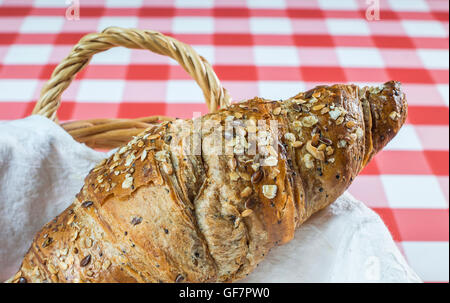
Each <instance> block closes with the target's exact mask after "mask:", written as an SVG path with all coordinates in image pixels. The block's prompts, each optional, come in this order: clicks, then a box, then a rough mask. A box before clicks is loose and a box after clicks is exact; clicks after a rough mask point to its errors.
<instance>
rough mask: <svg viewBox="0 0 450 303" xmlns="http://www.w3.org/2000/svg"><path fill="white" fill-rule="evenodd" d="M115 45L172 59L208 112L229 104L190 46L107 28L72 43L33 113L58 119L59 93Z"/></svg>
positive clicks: (146, 32) (149, 33)
mask: <svg viewBox="0 0 450 303" xmlns="http://www.w3.org/2000/svg"><path fill="white" fill-rule="evenodd" d="M116 46H124V47H127V48H135V49H148V50H150V51H152V52H154V53H157V54H161V55H165V56H169V57H171V58H173V59H175V60H176V61H177V62H178V63H179V64H180V65H181V66H182V67H183V68H184V69H185V70H186V71H187V72H188V73H189V75H191V77H192V78H193V79H194V80H195V81H196V82H197V84H198V85H199V86H200V88H201V89H202V91H203V95H204V96H205V100H206V104H207V105H208V109H209V111H210V112H214V111H216V110H217V109H218V108H219V107H226V106H228V105H229V104H230V97H229V95H228V93H227V92H226V90H225V89H224V88H223V87H222V86H221V84H220V81H219V79H218V78H217V76H216V74H215V73H214V71H213V69H212V67H211V65H210V64H209V63H208V62H207V61H206V60H205V59H204V58H203V57H201V56H199V55H198V54H197V52H196V51H195V50H194V49H193V48H192V47H190V46H189V45H187V44H184V43H182V42H180V41H178V40H176V39H174V38H171V37H168V36H165V35H163V34H161V33H159V32H156V31H150V30H138V29H125V28H119V27H109V28H106V29H105V30H104V31H103V32H101V33H93V34H88V35H86V36H84V37H83V38H82V39H81V40H80V41H79V42H78V44H77V45H75V47H74V48H73V49H72V51H71V53H70V54H69V55H68V56H67V57H66V58H65V59H64V60H63V61H62V62H61V63H60V64H59V65H58V66H57V67H56V68H55V70H54V71H53V73H52V75H51V78H50V80H49V81H48V82H47V83H46V84H45V85H44V87H43V88H42V91H41V95H40V97H39V100H38V101H37V103H36V106H35V108H34V110H33V114H38V115H42V116H45V117H47V118H49V119H51V120H53V121H57V116H56V111H57V110H58V107H59V105H60V102H61V101H60V100H61V94H62V93H63V92H64V90H65V89H66V88H67V87H68V86H69V85H70V83H71V82H72V80H73V79H74V77H75V75H76V74H77V73H78V72H79V71H81V70H82V69H83V68H84V67H85V66H86V65H87V64H88V63H89V61H90V60H91V58H92V56H93V55H95V54H96V53H99V52H103V51H105V50H108V49H110V48H113V47H116ZM76 139H77V138H76ZM79 141H80V140H79ZM85 142H86V141H85ZM92 145H95V144H92ZM111 146H113V145H111Z"/></svg>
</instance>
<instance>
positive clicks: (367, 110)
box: [10, 81, 407, 282]
mask: <svg viewBox="0 0 450 303" xmlns="http://www.w3.org/2000/svg"><path fill="white" fill-rule="evenodd" d="M406 115H407V104H406V99H405V95H404V94H403V93H402V92H401V89H400V85H399V83H398V82H393V81H392V82H387V83H385V84H384V85H382V86H380V87H364V88H359V87H357V86H354V85H333V86H319V87H316V88H314V89H312V90H310V91H308V92H305V93H300V94H298V95H296V96H294V97H292V98H290V99H288V100H285V101H270V100H265V99H261V98H254V99H252V100H249V101H246V102H241V103H237V104H233V105H231V106H230V107H228V108H225V109H222V110H220V111H218V112H217V113H214V114H208V115H205V116H202V117H200V118H197V119H195V120H176V121H174V122H165V123H162V124H160V125H159V126H158V127H154V128H151V129H148V130H146V131H145V132H144V133H143V134H141V135H140V136H137V137H135V138H134V139H133V140H132V141H131V142H129V143H128V144H127V145H126V146H124V147H122V148H120V149H119V150H118V151H117V152H116V153H115V154H114V155H112V156H111V157H109V158H108V159H105V160H104V161H102V162H101V163H100V164H98V165H97V166H96V167H95V168H94V169H93V170H92V171H91V172H90V173H89V175H88V176H87V177H86V180H85V185H84V186H83V188H82V189H81V191H80V192H79V194H78V195H77V196H76V199H75V201H74V202H73V204H72V205H71V206H70V207H69V208H67V209H66V210H65V211H64V212H63V213H61V214H60V215H59V216H57V217H56V218H55V219H54V220H53V221H51V222H49V223H48V224H47V225H46V226H44V228H43V229H42V230H41V231H40V232H39V233H38V234H37V235H36V237H35V239H34V241H33V243H32V245H31V247H30V249H29V251H28V252H27V254H26V255H25V258H24V260H23V263H22V265H21V268H20V270H19V271H18V272H17V274H16V275H15V276H14V277H13V278H11V279H10V282H228V281H235V280H239V279H241V278H243V277H245V276H246V275H248V274H249V273H250V272H251V271H252V270H253V269H254V268H255V267H256V265H257V264H258V263H259V262H261V261H262V260H263V258H264V256H265V255H266V254H267V253H269V251H270V249H271V248H272V247H274V246H276V245H281V244H284V243H287V242H289V241H290V240H291V239H292V238H293V237H294V232H295V229H296V228H298V227H299V226H300V225H301V224H302V223H303V222H305V220H307V219H308V218H309V217H310V216H311V215H312V214H314V213H315V212H317V211H318V210H320V209H322V208H324V207H326V206H327V205H329V204H330V203H332V202H333V201H335V200H336V199H337V198H338V197H339V196H340V195H341V194H342V193H343V192H344V191H345V189H346V188H347V187H348V186H349V185H350V183H351V182H352V180H353V179H354V178H355V177H356V175H357V174H358V173H359V172H360V171H361V169H362V168H363V167H364V166H365V165H366V164H367V163H368V161H369V160H370V159H371V158H372V157H373V155H375V154H376V153H377V152H378V151H379V150H380V149H381V148H382V147H383V146H384V145H385V144H386V143H387V142H389V140H391V139H392V138H393V137H394V136H395V134H396V133H397V132H398V130H399V129H400V127H401V126H402V124H403V123H404V121H405V119H406ZM264 123H265V124H266V126H267V127H264ZM200 125H201V128H200ZM230 125H231V127H232V128H231V129H230ZM270 126H273V127H270ZM255 137H257V139H258V140H257V143H258V144H257V151H256V150H255V149H256V144H255V143H254V142H255V141H254V138H255ZM218 139H223V140H219V141H218ZM319 262H320V261H319Z"/></svg>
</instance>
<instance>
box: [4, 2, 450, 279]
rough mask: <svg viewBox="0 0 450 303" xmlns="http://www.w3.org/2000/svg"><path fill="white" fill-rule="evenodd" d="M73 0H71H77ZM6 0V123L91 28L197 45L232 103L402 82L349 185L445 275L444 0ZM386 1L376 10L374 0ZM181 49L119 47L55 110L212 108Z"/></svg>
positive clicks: (141, 112) (427, 270) (417, 255)
mask: <svg viewBox="0 0 450 303" xmlns="http://www.w3.org/2000/svg"><path fill="white" fill-rule="evenodd" d="M76 2H77V1H73V3H76ZM78 2H79V4H80V20H78V21H74V20H68V19H66V17H65V13H66V9H67V7H68V6H69V5H70V4H68V1H65V0H35V1H32V0H29V1H26V0H0V120H9V119H19V118H23V117H26V116H27V115H29V114H30V112H31V110H32V108H33V105H34V102H35V101H36V100H37V97H38V94H39V90H40V88H41V87H42V85H43V83H44V82H45V81H46V80H47V79H48V78H49V76H50V74H51V72H52V70H53V69H54V67H55V66H56V64H57V63H59V62H60V61H61V60H62V59H63V58H64V57H65V56H66V55H67V54H68V53H69V51H70V49H71V48H72V46H73V45H74V44H75V43H76V42H77V41H78V40H79V39H80V38H81V37H82V36H83V35H84V34H86V33H89V32H96V31H101V30H102V29H104V28H105V27H107V26H122V27H136V28H141V29H153V30H158V31H161V32H163V33H165V34H168V35H172V36H174V37H176V38H177V39H179V40H181V41H183V42H186V43H188V44H191V45H192V46H194V48H195V49H196V50H197V51H198V52H199V53H200V54H201V55H203V56H204V57H205V58H207V59H208V60H209V62H211V63H212V64H213V65H214V69H215V71H216V72H217V75H218V77H219V78H220V79H221V80H222V83H223V85H224V87H226V88H227V89H228V90H229V92H230V94H231V95H232V96H233V97H234V99H235V100H241V99H247V98H251V97H253V96H262V97H266V98H273V99H281V98H285V97H290V96H292V95H294V94H296V93H297V92H299V91H302V90H305V89H308V88H311V87H313V86H315V85H317V84H324V83H325V84H327V83H338V82H344V83H347V82H348V83H350V82H352V83H357V84H379V83H382V82H385V81H387V80H390V79H395V80H399V81H401V82H402V83H403V87H404V90H405V91H406V94H407V97H408V101H409V105H410V107H409V117H408V120H407V123H406V125H405V126H404V127H403V129H402V130H401V132H400V133H399V134H398V136H397V137H396V138H395V139H394V140H393V141H392V142H391V143H390V144H389V145H388V146H387V147H386V148H385V150H384V151H383V152H381V153H380V154H379V155H378V156H376V158H375V159H374V160H373V161H372V162H371V163H370V164H369V166H368V167H366V168H365V169H364V171H363V172H362V174H361V175H360V176H359V177H358V178H357V179H356V180H355V182H354V184H353V185H352V186H351V188H350V192H351V193H352V194H353V195H354V196H356V197H357V198H358V199H360V200H362V201H364V202H365V203H367V205H369V206H370V207H371V208H373V209H374V210H375V211H376V212H377V213H378V214H380V216H381V217H382V218H383V220H384V222H385V223H386V224H387V226H388V227H389V229H390V231H391V232H392V235H393V237H394V239H395V241H396V242H397V243H398V246H399V247H400V249H401V250H402V252H403V253H404V254H405V256H406V258H407V260H408V261H409V263H410V264H411V266H412V267H413V268H414V269H415V270H416V271H417V273H418V274H419V275H420V276H421V277H422V279H423V280H424V281H427V282H448V281H449V244H448V240H449V210H448V205H449V204H448V203H449V38H448V37H449V3H448V1H445V0H430V1H425V0H393V1H387V0H380V1H377V0H368V1H365V0H323V1H295V0H267V1H263V0H248V1H240V0H239V1H238V0H214V1H213V0H179V1H175V0H152V1H143V0H123V1H119V0H101V1H98V0H79V1H78ZM374 4H375V5H376V4H379V8H380V20H378V21H377V20H374V21H368V20H367V19H366V17H365V16H366V9H367V8H368V7H369V6H370V5H374ZM202 98H203V97H202V93H201V91H200V89H199V88H198V87H197V86H196V84H195V83H194V82H193V81H192V80H191V79H190V78H189V76H188V75H187V73H186V72H184V71H183V70H182V68H180V67H179V66H177V65H176V64H175V63H174V62H173V61H172V60H169V59H168V58H166V57H161V56H158V55H155V54H151V53H149V52H146V51H141V50H129V49H123V48H114V49H112V50H109V51H107V52H105V53H101V54H98V55H96V56H95V57H94V59H93V60H92V62H91V64H90V65H89V67H88V68H86V70H84V71H83V72H81V73H80V74H79V75H78V77H77V79H76V80H75V81H74V82H73V83H72V85H71V86H70V88H69V89H68V90H67V91H66V92H65V93H64V95H63V98H62V106H61V108H60V110H59V112H58V115H59V118H60V120H71V119H87V118H94V117H128V118H130V117H140V116H148V115H156V114H161V115H169V116H176V117H186V118H189V117H191V115H192V112H193V111H201V112H203V113H206V111H207V109H206V106H205V105H204V102H203V99H202Z"/></svg>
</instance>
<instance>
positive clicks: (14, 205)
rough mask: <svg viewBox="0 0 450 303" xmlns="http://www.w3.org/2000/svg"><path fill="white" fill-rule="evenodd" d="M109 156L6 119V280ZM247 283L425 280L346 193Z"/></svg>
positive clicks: (2, 186)
mask: <svg viewBox="0 0 450 303" xmlns="http://www.w3.org/2000/svg"><path fill="white" fill-rule="evenodd" d="M105 156H106V154H105V153H101V152H97V151H94V150H92V149H90V148H88V147H86V146H85V145H83V144H79V143H78V142H76V141H75V140H73V139H72V137H71V136H70V135H69V134H67V133H66V132H65V131H64V130H63V129H62V128H60V127H59V126H58V125H56V124H55V123H53V122H52V121H50V120H48V119H46V118H43V117H40V116H31V117H28V118H26V119H22V120H16V121H8V122H0V281H4V280H6V279H8V278H9V277H10V276H11V275H13V274H14V273H15V272H16V271H17V269H18V268H19V266H20V263H21V260H22V258H23V256H24V254H25V253H26V251H27V250H28V248H29V246H30V244H31V241H32V239H33V236H34V234H35V233H36V232H37V231H38V230H39V229H40V228H41V227H42V226H43V225H44V224H45V223H47V222H48V221H50V220H51V219H53V218H54V217H55V216H56V215H57V214H58V213H60V212H61V211H63V210H64V209H65V208H66V207H67V206H69V205H70V204H71V203H72V201H73V198H74V196H75V194H76V193H77V192H78V191H79V190H80V188H81V186H82V185H83V180H84V177H85V176H86V174H87V173H88V172H89V170H90V169H91V168H92V167H93V166H94V165H95V164H96V163H97V162H99V161H101V160H102V159H103V158H104V157H105ZM242 282H420V279H419V277H418V276H417V275H416V274H415V273H414V271H413V270H412V269H411V268H410V267H409V266H408V264H407V263H406V261H405V259H404V258H403V256H402V254H401V253H400V252H399V250H398V248H397V246H396V245H395V243H394V241H393V240H392V238H391V236H390V234H389V232H388V230H387V228H386V227H385V225H384V224H383V222H382V221H381V219H380V218H379V217H378V215H376V214H375V213H374V212H373V211H372V210H370V209H369V208H367V207H366V206H365V205H364V204H363V203H361V202H359V201H356V200H355V199H354V198H353V197H351V196H350V195H349V194H348V193H346V194H344V195H343V196H342V197H340V198H339V199H338V201H336V202H335V203H334V204H333V205H331V206H330V207H327V208H326V209H324V210H323V211H321V212H319V213H317V214H316V215H314V216H313V217H312V218H311V219H310V220H308V221H307V222H306V223H305V224H304V225H302V226H301V228H300V229H299V230H298V231H297V232H296V235H295V239H294V240H292V241H291V242H290V243H288V244H286V245H284V246H280V247H276V248H274V249H272V251H271V252H270V253H269V254H268V256H267V257H266V259H265V260H264V261H263V262H262V263H261V264H260V265H259V266H258V268H257V269H256V270H255V271H254V272H253V273H252V274H250V275H249V276H248V277H247V278H246V279H244V280H243V281H242Z"/></svg>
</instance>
